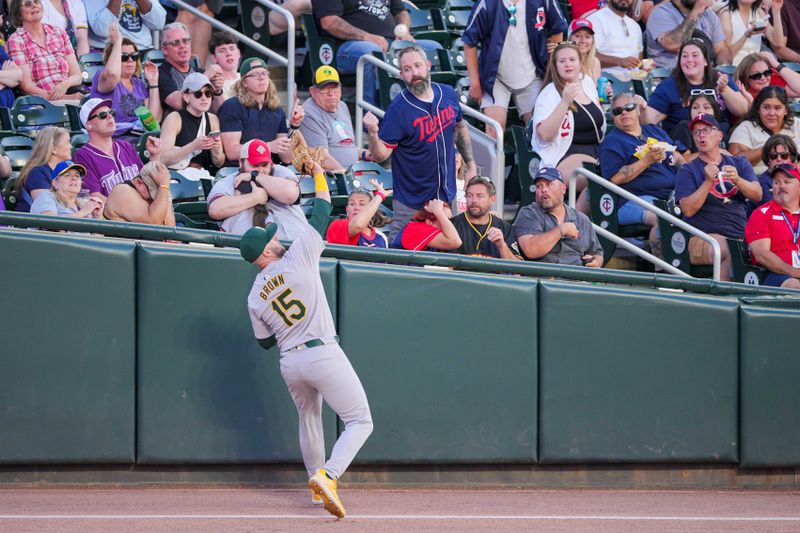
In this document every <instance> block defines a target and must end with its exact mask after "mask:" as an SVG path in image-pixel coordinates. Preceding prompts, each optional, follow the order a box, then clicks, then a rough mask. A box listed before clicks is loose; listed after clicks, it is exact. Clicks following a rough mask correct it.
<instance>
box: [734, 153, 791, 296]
mask: <svg viewBox="0 0 800 533" xmlns="http://www.w3.org/2000/svg"><path fill="white" fill-rule="evenodd" d="M771 175H772V201H770V202H768V203H766V204H764V205H762V206H761V207H758V208H757V209H756V210H755V211H753V214H752V215H750V221H749V222H748V223H747V227H746V228H745V232H744V235H745V239H746V240H747V244H749V245H750V251H751V252H752V253H753V257H754V258H755V260H756V262H757V263H758V264H759V265H761V266H763V267H764V268H766V269H767V270H769V273H768V274H767V275H766V276H765V277H764V285H770V286H773V287H783V288H787V289H800V242H798V238H800V170H798V168H797V166H796V165H794V164H792V163H781V164H779V165H776V166H775V167H774V168H773V169H772V171H771Z"/></svg>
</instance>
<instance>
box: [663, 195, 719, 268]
mask: <svg viewBox="0 0 800 533" xmlns="http://www.w3.org/2000/svg"><path fill="white" fill-rule="evenodd" d="M653 205H655V206H656V207H658V208H659V209H663V210H664V211H666V212H667V213H670V214H671V215H674V216H676V217H680V208H679V207H678V206H676V205H675V203H674V201H672V200H671V201H669V202H667V201H664V200H655V201H654V202H653ZM658 231H659V233H660V235H661V253H662V254H663V256H664V261H666V262H667V263H669V264H671V265H672V266H674V267H675V268H677V269H679V270H682V271H684V272H686V273H687V274H689V275H690V276H693V277H695V278H710V277H711V276H712V273H713V268H712V267H711V266H710V265H693V264H691V263H690V262H689V237H691V235H689V233H687V232H685V231H683V230H682V229H680V228H678V227H677V226H675V225H673V224H672V223H670V222H668V221H667V220H665V219H663V218H659V219H658Z"/></svg>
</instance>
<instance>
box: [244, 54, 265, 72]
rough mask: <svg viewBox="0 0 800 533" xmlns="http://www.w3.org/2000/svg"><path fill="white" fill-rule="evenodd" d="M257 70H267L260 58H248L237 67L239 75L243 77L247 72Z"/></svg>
mask: <svg viewBox="0 0 800 533" xmlns="http://www.w3.org/2000/svg"><path fill="white" fill-rule="evenodd" d="M257 68H267V63H266V62H265V61H264V60H263V59H261V58H260V57H248V58H247V59H245V60H244V61H242V64H241V66H240V67H239V75H240V76H242V77H244V76H245V75H246V74H247V73H248V72H250V71H251V70H253V69H257Z"/></svg>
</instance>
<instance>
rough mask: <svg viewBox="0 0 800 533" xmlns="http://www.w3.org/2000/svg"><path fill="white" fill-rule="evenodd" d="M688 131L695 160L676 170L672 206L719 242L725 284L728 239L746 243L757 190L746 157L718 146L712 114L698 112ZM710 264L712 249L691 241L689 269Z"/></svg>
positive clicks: (719, 132)
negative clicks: (748, 202) (750, 205)
mask: <svg viewBox="0 0 800 533" xmlns="http://www.w3.org/2000/svg"><path fill="white" fill-rule="evenodd" d="M689 130H690V131H691V132H692V138H693V139H694V143H695V145H696V146H697V150H698V157H696V158H695V159H694V160H693V161H692V162H691V163H687V164H685V165H683V166H682V167H681V168H680V169H679V170H678V173H677V175H676V176H675V201H676V202H678V204H679V205H680V207H681V210H682V211H683V218H684V220H686V222H688V223H689V224H691V225H692V226H694V227H695V228H697V229H699V230H701V231H703V232H705V233H708V234H709V235H710V236H711V237H713V238H714V239H716V240H717V242H719V246H720V252H721V254H722V257H721V259H722V264H721V267H722V268H721V272H720V279H721V280H723V281H729V280H730V279H731V273H730V266H731V261H730V253H729V252H728V243H727V241H726V238H733V239H742V238H744V227H745V224H747V205H746V203H745V200H752V201H753V202H756V203H758V202H759V200H761V194H762V192H761V186H760V185H759V184H758V179H757V178H756V176H755V173H754V172H753V167H752V166H751V165H750V162H749V161H748V160H747V159H746V158H744V157H742V156H731V155H727V154H723V153H722V150H721V149H720V147H719V144H720V142H722V137H723V135H724V134H723V133H722V129H721V128H720V125H719V122H717V119H715V118H714V116H713V115H709V114H707V113H700V114H699V115H697V116H696V117H694V118H693V119H692V121H691V122H690V123H689ZM712 259H713V249H712V247H711V244H709V243H708V242H706V241H704V240H703V239H701V238H700V237H696V236H692V237H690V238H689V261H690V262H691V263H692V264H693V265H710V264H712Z"/></svg>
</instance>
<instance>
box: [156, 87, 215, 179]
mask: <svg viewBox="0 0 800 533" xmlns="http://www.w3.org/2000/svg"><path fill="white" fill-rule="evenodd" d="M182 88H183V109H181V110H180V111H173V112H172V113H170V114H169V115H167V118H165V119H164V124H163V125H162V126H161V152H162V153H161V161H162V162H163V163H164V164H165V165H167V166H168V167H169V168H172V169H175V170H178V171H179V172H181V174H183V175H184V176H186V177H188V178H189V179H191V180H197V179H200V178H205V179H211V175H210V174H209V171H210V170H211V169H216V168H219V167H221V166H222V165H224V164H225V154H224V153H223V151H222V142H221V141H220V138H219V119H218V118H217V116H216V115H215V114H214V113H209V112H208V110H209V108H210V107H211V99H212V97H213V93H214V87H213V86H212V85H211V81H210V80H209V79H208V78H207V77H206V76H205V74H200V73H199V72H193V73H191V74H189V76H187V77H186V79H185V80H183V87H182ZM212 132H213V133H214V134H213V135H209V133H212Z"/></svg>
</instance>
